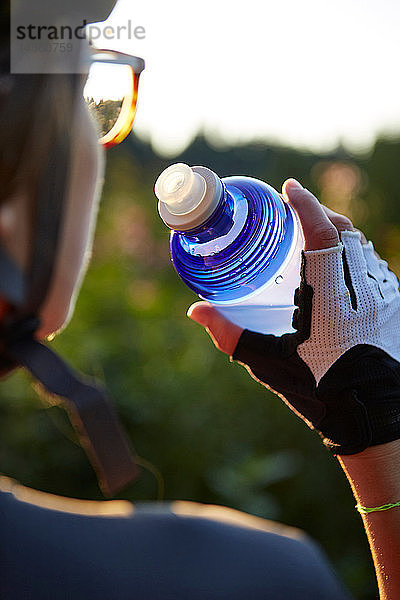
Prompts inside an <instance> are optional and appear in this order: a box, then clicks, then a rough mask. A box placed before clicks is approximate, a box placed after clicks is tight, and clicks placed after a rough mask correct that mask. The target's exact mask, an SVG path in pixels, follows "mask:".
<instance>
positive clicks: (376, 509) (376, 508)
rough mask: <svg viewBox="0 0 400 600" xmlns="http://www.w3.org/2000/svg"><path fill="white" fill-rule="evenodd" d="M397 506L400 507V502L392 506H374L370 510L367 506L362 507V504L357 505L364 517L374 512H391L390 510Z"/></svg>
mask: <svg viewBox="0 0 400 600" xmlns="http://www.w3.org/2000/svg"><path fill="white" fill-rule="evenodd" d="M396 506H400V502H393V503H392V504H383V505H382V506H374V507H372V508H368V507H367V506H361V504H356V509H357V510H358V512H359V513H361V514H362V515H367V514H369V513H372V512H380V511H383V510H389V508H395V507H396Z"/></svg>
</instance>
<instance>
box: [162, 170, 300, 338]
mask: <svg viewBox="0 0 400 600" xmlns="http://www.w3.org/2000/svg"><path fill="white" fill-rule="evenodd" d="M155 194H156V196H157V198H158V200H159V202H158V211H159V214H160V216H161V218H162V219H163V221H164V223H165V224H166V225H167V226H168V227H169V228H170V229H171V230H172V231H171V240H170V249H171V258H172V262H173V265H174V267H175V269H176V271H177V272H178V275H179V276H180V277H181V279H182V280H183V281H184V282H185V283H186V285H187V286H188V287H189V288H191V289H192V290H193V291H194V292H196V294H197V295H198V296H199V297H200V298H202V299H203V300H207V301H208V302H210V303H212V304H213V305H214V306H215V307H216V308H217V309H218V310H219V311H220V312H221V313H222V314H223V315H225V317H226V318H228V319H229V320H230V321H232V322H233V323H236V324H237V325H240V326H242V327H244V328H247V329H250V330H252V331H258V332H260V333H273V334H275V335H281V334H283V333H289V332H292V331H294V330H293V328H292V315H293V311H294V308H295V306H294V305H293V298H294V290H295V289H296V287H298V285H299V283H300V260H301V250H302V248H303V245H304V243H303V236H302V232H301V228H300V226H299V223H298V220H297V217H296V214H295V213H294V211H293V210H292V208H291V207H290V206H289V205H288V204H287V203H286V202H284V201H283V199H282V198H281V196H280V195H279V194H278V192H277V191H276V190H274V189H273V188H272V187H271V186H270V185H268V184H266V183H264V182H262V181H259V180H257V179H253V178H252V177H242V176H240V177H225V178H223V179H220V178H219V177H218V176H217V175H216V174H215V173H214V172H213V171H211V170H210V169H208V168H206V167H200V166H195V167H189V166H188V165H186V164H184V163H177V164H174V165H171V166H170V167H168V168H167V169H165V170H164V171H163V172H162V173H161V175H160V176H159V177H158V179H157V181H156V185H155Z"/></svg>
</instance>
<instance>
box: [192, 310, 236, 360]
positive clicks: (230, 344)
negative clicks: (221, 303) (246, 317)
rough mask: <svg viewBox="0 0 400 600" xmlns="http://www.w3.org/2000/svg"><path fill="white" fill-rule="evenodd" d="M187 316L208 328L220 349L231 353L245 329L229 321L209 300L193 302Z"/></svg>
mask: <svg viewBox="0 0 400 600" xmlns="http://www.w3.org/2000/svg"><path fill="white" fill-rule="evenodd" d="M187 316H188V317H189V318H190V319H192V320H193V321H196V323H199V324H200V325H203V327H205V328H206V331H207V332H208V333H209V335H210V337H211V339H212V341H213V342H214V344H215V345H216V347H217V348H218V350H221V351H222V352H225V353H226V354H229V355H232V354H233V353H234V351H235V348H236V346H237V343H238V341H239V338H240V336H241V334H242V331H243V328H242V327H239V325H235V324H234V323H231V321H228V319H226V318H225V317H224V316H223V315H221V313H219V312H218V310H217V309H216V308H214V307H213V306H211V304H208V302H196V303H195V304H192V306H191V307H190V308H189V310H188V311H187Z"/></svg>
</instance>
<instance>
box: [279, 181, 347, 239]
mask: <svg viewBox="0 0 400 600" xmlns="http://www.w3.org/2000/svg"><path fill="white" fill-rule="evenodd" d="M282 191H283V195H284V196H285V199H286V200H287V202H288V203H289V204H290V206H292V208H294V210H295V211H296V213H297V215H298V217H299V220H300V223H301V227H302V229H303V234H304V249H305V250H323V249H324V248H331V247H333V246H337V245H338V243H339V234H338V231H337V229H336V227H335V226H334V225H333V223H331V221H330V220H329V218H328V217H327V215H326V214H325V211H324V209H323V208H322V205H321V204H320V203H319V202H318V200H317V199H316V197H315V196H313V195H312V193H311V192H309V191H308V190H306V189H304V188H303V187H302V186H301V185H300V183H299V182H298V181H296V180H295V179H288V180H287V181H285V183H284V184H283V187H282Z"/></svg>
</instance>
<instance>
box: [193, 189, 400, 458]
mask: <svg viewBox="0 0 400 600" xmlns="http://www.w3.org/2000/svg"><path fill="white" fill-rule="evenodd" d="M284 195H285V196H286V198H287V199H288V201H289V202H290V204H291V205H292V207H293V208H294V209H295V210H296V212H297V214H298V216H299V219H300V222H301V224H302V228H303V233H304V238H305V252H304V253H303V261H302V274H301V275H302V276H301V284H300V287H299V289H298V290H296V294H295V304H296V305H297V306H298V309H297V310H296V311H295V314H294V318H293V324H294V327H295V329H296V332H295V333H290V334H285V335H282V336H274V335H263V334H259V333H255V332H253V331H248V330H244V331H241V330H240V328H239V329H238V328H236V327H232V325H231V324H229V322H228V321H224V320H223V318H222V317H220V316H219V315H217V314H216V313H215V312H213V309H212V308H211V307H208V306H207V305H204V304H198V305H195V306H193V307H192V308H191V309H190V311H189V316H191V318H193V319H194V320H196V321H198V322H200V323H201V324H202V325H204V326H205V327H207V328H208V329H209V331H210V333H211V335H212V336H213V338H214V339H215V340H216V343H217V345H218V347H219V348H220V349H221V350H223V351H226V352H228V353H229V354H232V356H233V359H234V360H238V361H240V362H241V363H243V364H245V365H247V366H248V367H249V369H250V372H251V373H252V374H253V375H254V377H255V378H256V379H258V380H260V381H261V382H263V383H264V384H266V385H267V386H268V387H270V388H271V389H273V390H274V391H276V392H278V393H279V394H280V395H281V396H283V397H284V398H285V400H286V402H287V404H288V405H289V406H290V407H291V408H292V410H294V412H296V413H297V414H298V415H299V416H301V417H302V418H303V420H304V421H305V422H306V423H307V424H308V425H309V426H310V427H311V428H313V429H316V430H317V431H318V432H319V433H320V435H321V437H322V438H323V440H324V443H325V445H326V446H327V447H329V448H330V449H331V450H332V451H333V453H335V454H340V455H347V454H355V453H358V452H361V451H362V450H364V449H366V448H368V447H369V446H375V445H378V444H383V443H386V442H390V441H392V440H395V439H398V438H400V400H399V398H400V294H399V290H398V281H397V278H396V276H395V275H394V274H393V273H392V272H391V271H389V269H388V268H387V263H386V262H385V261H383V260H380V259H379V257H378V256H377V255H376V253H375V252H374V248H373V245H372V243H371V242H369V243H365V239H362V238H361V234H360V232H358V231H355V230H354V228H353V227H352V224H351V222H350V221H349V220H348V219H347V218H346V217H343V216H341V215H336V214H335V213H332V211H327V210H326V209H324V208H323V207H322V206H321V205H320V204H319V202H318V201H317V199H316V198H315V197H314V196H313V195H312V194H311V193H310V192H308V191H307V190H304V189H302V188H301V187H300V186H299V185H298V184H296V182H293V181H289V182H287V183H286V185H285V186H284ZM339 235H340V240H339Z"/></svg>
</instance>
